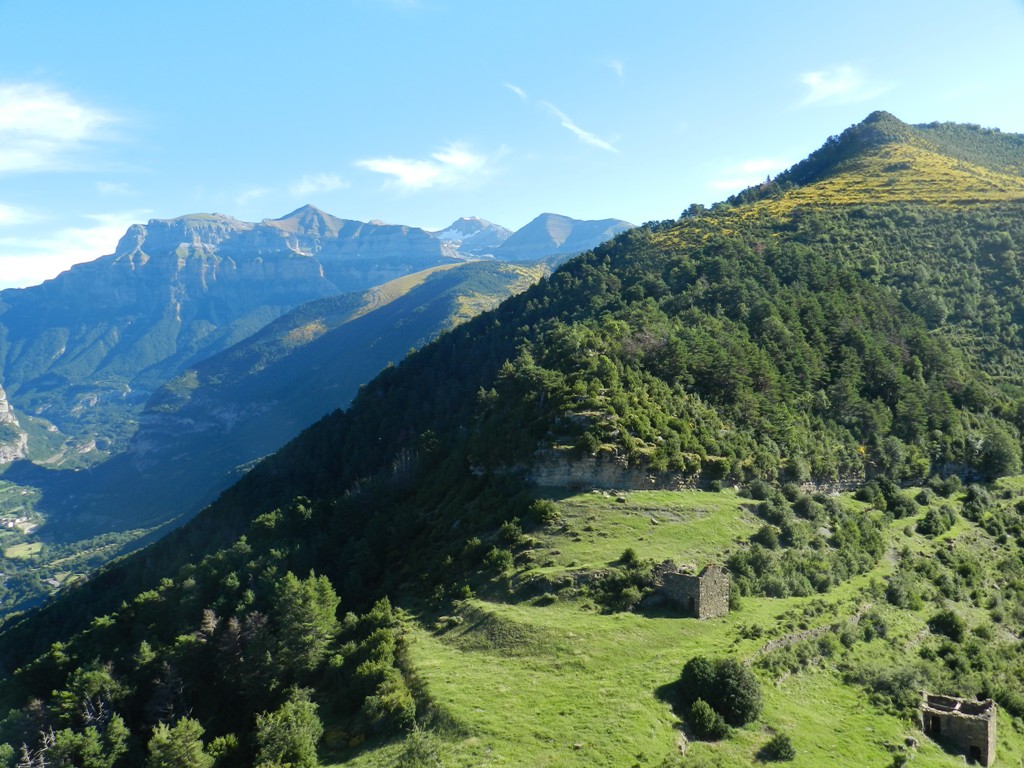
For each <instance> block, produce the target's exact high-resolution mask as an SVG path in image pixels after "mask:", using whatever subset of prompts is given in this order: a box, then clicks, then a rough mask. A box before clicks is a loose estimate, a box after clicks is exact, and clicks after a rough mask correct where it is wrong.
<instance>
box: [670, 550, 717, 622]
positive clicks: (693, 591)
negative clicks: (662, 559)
mask: <svg viewBox="0 0 1024 768" xmlns="http://www.w3.org/2000/svg"><path fill="white" fill-rule="evenodd" d="M660 592H661V594H662V595H663V596H664V597H665V598H666V599H667V600H668V601H670V602H672V603H674V604H675V605H676V606H678V607H679V608H680V609H681V610H682V611H683V612H685V613H686V615H688V616H693V617H695V618H698V619H712V618H714V617H716V616H725V615H726V614H727V613H729V572H728V571H727V570H726V569H725V568H723V567H722V566H720V565H716V564H715V563H711V564H710V565H708V566H707V567H705V568H704V570H703V571H701V572H700V573H699V574H694V573H693V572H692V571H690V570H689V569H687V568H685V567H684V568H677V569H675V570H672V571H669V572H667V573H664V574H663V575H662V587H661V590H660Z"/></svg>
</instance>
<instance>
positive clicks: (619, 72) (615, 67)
mask: <svg viewBox="0 0 1024 768" xmlns="http://www.w3.org/2000/svg"><path fill="white" fill-rule="evenodd" d="M608 66H609V67H611V68H612V71H613V72H614V73H615V75H616V76H617V77H618V78H619V82H621V81H623V80H625V78H626V70H625V67H624V66H623V64H622V62H621V61H619V60H618V59H612V60H611V61H609V62H608Z"/></svg>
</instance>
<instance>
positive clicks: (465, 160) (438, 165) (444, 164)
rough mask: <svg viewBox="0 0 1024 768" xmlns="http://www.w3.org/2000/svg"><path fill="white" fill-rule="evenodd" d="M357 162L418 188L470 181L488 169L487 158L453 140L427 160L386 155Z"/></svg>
mask: <svg viewBox="0 0 1024 768" xmlns="http://www.w3.org/2000/svg"><path fill="white" fill-rule="evenodd" d="M356 165H357V166H359V167H360V168H366V169H367V170H369V171H373V172H374V173H382V174H384V175H386V176H391V177H393V178H392V179H391V182H390V183H392V184H394V185H396V186H398V187H400V188H402V189H407V190H417V189H431V188H433V187H451V186H455V185H457V184H461V183H463V182H466V181H469V180H471V179H473V178H475V177H476V176H479V175H480V174H481V173H483V172H485V171H486V168H487V158H486V157H485V156H484V155H478V154H474V153H473V152H470V151H469V150H468V149H466V148H465V147H464V146H462V145H461V144H449V145H448V146H447V147H445V148H444V149H442V150H439V151H437V152H434V153H433V154H432V155H431V156H430V158H429V159H427V160H415V159H409V158H403V157H382V158H371V159H368V160H359V161H357V162H356Z"/></svg>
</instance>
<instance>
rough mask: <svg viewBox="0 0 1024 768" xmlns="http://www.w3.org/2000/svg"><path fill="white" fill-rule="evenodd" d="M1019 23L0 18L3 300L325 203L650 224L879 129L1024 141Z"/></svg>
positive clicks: (697, 16) (928, 18) (324, 7)
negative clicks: (160, 245) (219, 227)
mask: <svg viewBox="0 0 1024 768" xmlns="http://www.w3.org/2000/svg"><path fill="white" fill-rule="evenodd" d="M1022 40H1024V0H975V2H972V3H966V2H963V0H895V1H893V0H884V1H882V0H861V2H858V3H856V4H853V3H825V2H821V0H814V2H800V1H794V2H773V3H769V2H764V0H732V1H731V2H729V1H721V2H715V3H708V2H693V1H691V0H662V1H661V2H653V1H645V0H630V2H607V1H603V0H585V1H580V2H577V0H557V1H555V0H517V2H506V1H504V0H500V1H499V0H491V1H488V2H480V0H475V1H474V2H463V1H462V0H304V1H303V2H300V3H283V2H264V1H263V0H249V2H245V3H242V2H225V1H223V0H222V1H221V2H217V1H216V0H205V1H204V2H196V1H195V0H175V2H162V3H140V2H137V0H135V1H134V2H120V1H119V0H95V1H94V2H88V3H85V2H81V0H50V2H46V3H40V2H38V0H0V41H2V43H0V288H5V287H24V286H28V285H34V284H38V283H40V282H42V281H43V280H46V279H49V278H52V277H54V276H56V275H57V274H58V273H59V272H61V271H63V270H65V269H67V268H69V267H70V266H71V265H72V264H74V263H78V262H82V261H90V260H92V259H95V258H97V257H99V256H102V255H105V254H109V253H113V252H114V250H115V248H116V245H117V242H118V240H119V238H120V237H121V235H123V234H124V231H125V230H126V229H127V228H128V226H130V225H131V224H133V223H145V222H146V221H148V220H149V219H154V218H155V219H164V218H173V217H175V216H181V215H185V214H189V213H213V212H218V213H225V214H230V215H232V216H235V217H236V218H239V219H242V220H244V221H260V220H262V219H273V218H279V217H282V216H285V215H286V214H288V213H289V212H291V211H292V210H294V209H295V208H298V207H299V206H301V205H304V204H306V203H311V204H313V205H316V206H317V207H319V208H321V209H323V210H325V211H327V212H328V213H331V214H333V215H335V216H338V217H341V218H347V219H356V220H360V221H370V220H381V221H385V222H388V223H393V224H407V225H411V226H418V227H423V228H425V229H429V230H437V229H443V228H444V227H446V226H447V225H448V224H450V223H451V222H452V221H454V220H455V219H457V218H458V217H460V216H479V217H481V218H484V219H487V220H489V221H493V222H495V223H498V224H501V225H503V226H505V227H508V228H510V229H513V230H514V229H517V228H519V227H521V226H523V225H525V224H526V223H528V222H529V221H530V220H531V219H533V218H534V217H535V216H537V215H539V214H541V213H544V212H552V213H560V214H563V215H566V216H571V217H573V218H578V219H602V218H620V219H626V220H628V221H631V222H633V223H636V224H640V223H643V222H646V221H652V220H662V219H668V218H675V217H677V216H678V215H679V214H680V212H681V211H683V210H685V209H686V208H687V207H688V206H689V205H690V204H691V203H695V202H696V203H704V204H711V203H713V202H715V201H717V200H721V199H724V198H725V197H728V196H729V195H731V194H733V193H735V192H737V191H739V190H741V189H743V188H744V187H746V186H748V185H750V184H752V183H756V182H759V181H763V180H764V179H765V177H767V176H768V175H774V174H776V173H778V172H779V171H782V170H784V169H785V168H787V167H788V166H790V165H792V164H793V163H795V162H797V161H799V160H801V159H802V158H804V157H806V156H807V155H808V154H809V153H810V152H811V151H813V150H814V149H816V148H817V147H818V146H820V145H821V144H822V143H823V142H824V141H825V140H826V139H827V138H828V137H829V136H831V135H834V134H838V133H840V132H842V130H843V129H845V128H846V127H848V126H849V125H852V124H854V123H857V122H859V121H860V120H863V119H864V118H865V117H866V116H867V115H868V114H869V113H870V112H872V111H874V110H876V109H884V110H887V111H889V112H892V113H893V114H894V115H896V116H897V117H898V118H900V119H901V120H903V121H905V122H908V123H927V122H932V121H936V120H937V121H955V122H966V123H976V124H980V125H983V126H986V127H994V128H999V129H1001V130H1003V131H1010V132H1015V133H1024V55H1022V54H1021V41H1022Z"/></svg>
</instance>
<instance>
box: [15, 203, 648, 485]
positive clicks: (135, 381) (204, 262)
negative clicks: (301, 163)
mask: <svg viewBox="0 0 1024 768" xmlns="http://www.w3.org/2000/svg"><path fill="white" fill-rule="evenodd" d="M460 221H473V222H475V225H476V226H478V227H479V228H480V229H479V230H474V231H488V232H491V231H493V232H507V230H504V229H503V228H501V227H497V226H496V225H491V224H489V223H488V222H483V221H482V220H480V219H474V220H460ZM554 221H557V222H558V227H557V228H554V229H552V226H551V225H550V222H554ZM597 224H598V226H597V227H595V226H594V222H584V221H576V220H572V219H566V218H565V217H559V216H554V215H552V214H543V215H541V216H539V217H538V218H537V219H536V220H535V221H534V222H532V223H531V224H530V225H528V226H527V228H524V230H522V231H521V233H522V234H521V236H520V237H518V238H516V242H517V243H518V244H517V245H516V246H515V247H514V248H512V249H510V250H509V251H508V252H507V253H506V252H505V251H503V250H502V249H501V247H496V248H494V249H493V251H494V254H493V257H494V258H496V259H500V260H513V261H517V260H522V259H524V258H529V259H537V258H544V257H552V256H559V255H567V254H571V253H574V252H578V251H580V250H585V249H586V248H588V247H592V246H594V245H597V244H598V243H599V242H601V239H602V238H603V239H607V238H608V237H610V236H612V235H613V234H614V233H615V232H617V231H622V230H623V229H625V228H628V227H629V226H631V225H630V224H628V223H627V222H623V221H617V220H616V221H614V222H613V221H611V220H609V221H604V222H598V223H597ZM458 226H459V222H456V223H455V224H453V227H450V228H449V230H453V229H457V228H458ZM464 228H465V226H464ZM549 230H552V231H555V232H556V233H557V234H556V235H552V234H550V232H549ZM459 231H460V232H461V230H459ZM573 233H576V234H573ZM442 234H443V233H442ZM500 239H501V238H499V240H500ZM460 247H461V240H460V239H455V240H453V239H441V238H440V237H437V236H435V235H434V234H431V233H429V232H426V231H424V230H422V229H418V228H416V227H408V226H398V225H388V224H383V223H381V222H370V223H364V222H359V221H352V220H346V219H339V218H336V217H334V216H331V215H329V214H327V213H324V212H323V211H320V210H318V209H317V208H315V207H313V206H308V205H307V206H304V207H302V208H299V209H298V210H296V211H293V212H292V213H290V214H288V215H287V216H284V217H282V218H280V219H273V220H269V219H268V220H264V221H262V222H260V223H258V224H253V223H250V222H243V221H238V220H237V219H234V218H232V217H230V216H225V215H222V214H197V215H190V216H182V217H179V218H176V219H170V220H153V221H150V222H149V223H148V224H146V225H141V224H140V225H135V226H132V227H130V228H129V229H128V231H127V232H126V233H125V235H124V237H122V238H121V241H120V242H119V243H118V246H117V248H116V249H115V251H114V253H113V254H111V255H109V256H104V257H102V258H99V259H97V260H95V261H93V262H89V263H85V264H79V265H76V266H75V267H73V268H72V269H70V270H68V271H67V272H65V273H63V274H61V275H59V276H58V277H56V278H54V279H53V280H49V281H47V282H45V283H43V284H42V285H39V286H34V287H31V288H24V289H9V290H5V291H2V292H0V370H2V371H3V377H2V383H3V386H4V388H5V390H6V392H7V396H8V398H9V400H10V402H11V404H12V405H13V407H14V408H15V409H16V411H18V412H20V413H22V414H24V415H25V417H26V418H27V420H29V421H31V422H33V423H34V425H35V428H34V429H30V432H31V433H32V434H33V435H35V436H37V437H38V438H39V439H36V440H32V439H30V440H29V444H28V448H27V450H28V451H29V455H30V456H31V457H33V458H35V459H37V460H44V461H46V462H47V463H49V464H51V465H54V466H70V467H74V466H88V465H91V464H94V463H96V462H97V461H102V460H104V459H106V458H107V457H109V456H110V455H112V454H116V453H119V452H121V451H123V450H124V448H125V446H126V444H127V440H128V438H129V437H130V436H131V434H132V433H133V432H134V430H135V428H136V425H137V417H138V413H139V409H140V408H141V407H142V405H143V404H144V403H145V401H146V399H147V398H148V397H149V396H150V395H151V394H152V393H153V392H154V391H155V390H156V388H158V387H159V386H160V385H161V384H163V382H165V381H167V380H168V379H170V378H172V377H173V376H176V375H177V374H179V373H180V372H181V371H182V370H184V369H185V368H186V367H187V366H189V365H191V364H193V363H195V362H197V361H199V360H201V359H203V358H205V357H208V356H210V355H213V354H216V353H217V352H220V351H223V350H225V349H227V348H228V347H229V346H231V345H232V344H235V343H237V342H239V341H241V340H242V339H244V338H246V337H248V336H249V335H251V334H252V333H255V332H256V331H258V330H259V329H260V328H262V327H263V326H265V325H266V324H267V323H269V322H271V321H273V320H274V319H276V318H277V317H279V316H281V315H282V314H283V313H285V312H287V311H288V310H290V309H293V308H295V307H297V306H299V305H300V304H303V303H305V302H307V301H312V300H315V299H319V298H324V297H328V296H334V295H337V294H339V293H345V292H353V291H363V290H366V289H368V288H370V287H372V286H375V285H380V284H382V283H385V282H387V281H390V280H394V279H396V278H399V277H402V276H404V275H408V274H411V273H413V272H418V271H421V270H424V269H429V268H432V267H436V266H439V265H442V264H451V263H454V262H456V261H461V260H465V259H476V258H478V257H479V255H478V252H477V251H475V250H468V251H466V252H463V251H461V250H460ZM23 426H25V427H26V428H28V426H29V425H27V424H26V425H23ZM63 438H66V439H63Z"/></svg>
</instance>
